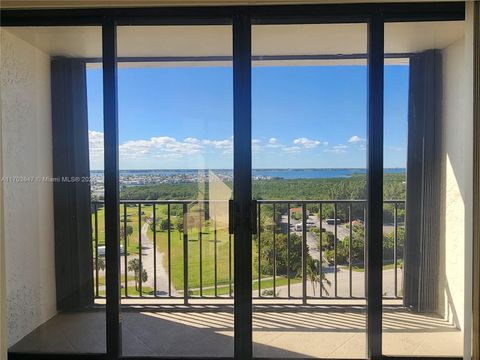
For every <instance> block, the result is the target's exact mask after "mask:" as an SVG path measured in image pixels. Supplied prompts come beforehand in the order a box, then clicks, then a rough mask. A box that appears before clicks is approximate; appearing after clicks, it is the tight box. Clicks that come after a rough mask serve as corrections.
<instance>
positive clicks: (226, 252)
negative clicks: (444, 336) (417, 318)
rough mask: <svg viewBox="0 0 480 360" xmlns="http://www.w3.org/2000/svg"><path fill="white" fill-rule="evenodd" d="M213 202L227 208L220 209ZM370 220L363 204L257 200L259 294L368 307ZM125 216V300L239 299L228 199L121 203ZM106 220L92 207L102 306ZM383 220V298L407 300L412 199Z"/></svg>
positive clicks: (255, 283) (98, 206)
mask: <svg viewBox="0 0 480 360" xmlns="http://www.w3.org/2000/svg"><path fill="white" fill-rule="evenodd" d="M213 203H216V204H217V205H218V204H223V205H220V206H216V209H215V211H214V209H213V207H212V204H213ZM365 213H366V201H365V200H258V201H257V228H258V231H257V234H256V235H253V240H252V241H253V244H252V245H253V246H252V248H253V252H252V257H253V259H254V268H255V269H254V271H253V272H254V278H253V279H252V288H253V293H252V296H253V297H254V298H256V299H260V298H262V299H263V298H267V299H272V298H274V299H301V300H303V301H304V302H306V301H307V300H308V299H332V298H333V299H355V298H357V299H364V298H365V295H364V294H365V290H364V284H365V276H364V274H365V273H364V269H365V266H364V258H365V257H364V252H365V235H364V234H365V232H364V223H365V220H366V219H365ZM120 214H121V229H120V230H121V235H120V237H121V239H120V241H121V245H120V246H121V257H122V259H121V264H122V266H121V281H122V284H121V285H122V289H123V290H122V297H126V298H130V297H133V298H135V297H139V298H160V299H165V298H171V299H183V300H184V302H185V303H187V302H188V299H189V298H221V299H226V298H227V299H228V298H232V297H233V293H234V285H233V284H234V281H233V259H234V257H233V241H234V239H233V235H230V234H228V201H213V202H212V201H208V200H154V201H152V200H144V201H137V200H134V201H131V200H122V201H120ZM222 214H223V215H222ZM102 215H103V202H102V201H93V202H92V225H93V231H92V239H93V254H94V259H93V262H94V273H93V276H94V284H95V286H94V292H95V297H97V298H102V297H104V296H105V285H104V284H105V282H104V280H102V279H104V276H105V274H104V270H105V258H104V256H105V244H104V238H103V236H102V233H103V230H102V229H103V219H102V218H103V216H102ZM159 215H160V216H159ZM384 215H385V216H384V218H385V221H384V223H385V224H384V250H385V251H384V271H390V272H391V271H393V273H392V274H386V273H385V274H384V289H385V286H386V285H387V288H389V290H388V291H385V290H384V298H401V297H402V285H401V279H400V278H401V274H402V271H401V268H402V266H403V242H404V241H403V240H404V239H403V234H400V231H401V229H402V230H403V229H404V219H405V201H404V200H386V201H384ZM320 219H321V220H320ZM174 222H175V223H174ZM179 224H180V225H179ZM173 233H176V234H175V235H176V236H178V237H179V238H178V240H177V238H175V239H173ZM207 234H208V236H207ZM205 242H207V244H205ZM192 243H194V245H192ZM212 243H213V246H212ZM160 244H162V246H159V245H160ZM219 246H221V247H222V251H221V252H220V251H219ZM206 247H208V249H209V252H210V253H209V254H207V253H206V252H205V248H206ZM207 255H209V256H207ZM159 257H160V258H161V259H159ZM134 259H137V260H134ZM132 260H134V261H133V263H132ZM219 264H221V265H222V266H220V265H219ZM212 272H213V274H212ZM219 272H220V274H219ZM144 274H146V275H144ZM387 275H388V276H387ZM192 277H193V278H194V280H192ZM133 284H134V287H133Z"/></svg>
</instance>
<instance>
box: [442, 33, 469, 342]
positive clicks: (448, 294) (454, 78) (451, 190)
mask: <svg viewBox="0 0 480 360" xmlns="http://www.w3.org/2000/svg"><path fill="white" fill-rule="evenodd" d="M465 61H466V58H465V40H464V39H461V40H458V41H456V42H455V43H453V44H452V45H450V46H448V47H447V48H445V49H444V51H443V69H442V70H443V104H442V115H443V116H442V117H443V138H442V159H443V176H442V184H443V199H442V203H443V206H442V213H441V217H442V234H441V235H442V239H443V246H444V247H443V254H442V258H443V261H442V263H443V264H442V268H441V270H442V271H441V277H442V278H441V287H440V291H441V294H440V302H441V305H442V307H443V308H444V311H445V316H446V317H448V318H449V319H451V320H452V321H453V322H454V323H455V325H457V327H459V328H460V329H462V330H464V329H465V327H464V324H465V315H466V313H465V309H466V308H465V305H466V304H465V291H466V286H465V279H466V276H467V272H466V270H467V268H468V267H467V266H468V263H469V260H468V258H467V256H468V255H467V253H466V249H468V248H469V244H471V241H472V239H471V230H470V229H471V226H472V218H471V212H472V203H471V199H472V194H473V192H472V190H473V189H472V182H471V181H472V176H473V175H472V164H473V143H472V140H473V139H472V133H473V123H472V119H471V117H470V116H469V113H470V112H471V109H469V106H468V104H469V100H470V99H469V97H468V93H469V89H468V87H467V85H468V83H469V82H467V76H468V72H469V69H467V67H466V63H465ZM470 101H471V100H470ZM467 314H468V312H467ZM465 335H466V336H468V334H465Z"/></svg>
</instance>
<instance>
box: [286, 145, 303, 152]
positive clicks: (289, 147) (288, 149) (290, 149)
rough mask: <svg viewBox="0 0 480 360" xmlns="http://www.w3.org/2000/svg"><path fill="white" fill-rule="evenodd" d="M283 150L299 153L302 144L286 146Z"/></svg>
mask: <svg viewBox="0 0 480 360" xmlns="http://www.w3.org/2000/svg"><path fill="white" fill-rule="evenodd" d="M282 150H283V151H285V152H287V153H298V152H300V151H301V150H302V148H301V147H300V146H285V147H284V148H283V149H282Z"/></svg>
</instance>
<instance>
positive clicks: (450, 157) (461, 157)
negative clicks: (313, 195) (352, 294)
mask: <svg viewBox="0 0 480 360" xmlns="http://www.w3.org/2000/svg"><path fill="white" fill-rule="evenodd" d="M463 35H464V22H463V21H457V22H431V23H428V22H414V23H388V24H385V107H384V111H385V149H384V152H385V183H384V198H385V207H384V228H383V229H384V238H383V249H384V267H383V293H384V300H383V314H384V316H383V352H384V354H386V355H392V356H410V357H423V356H436V357H442V356H445V357H455V356H458V357H463V355H464V348H463V341H464V336H465V334H467V336H470V335H469V334H470V331H469V330H468V329H466V324H467V323H469V320H468V312H467V313H465V305H464V304H465V303H464V301H465V300H464V296H465V293H466V287H465V278H466V277H467V278H468V277H469V275H467V274H466V273H465V271H466V270H465V269H466V264H467V257H468V254H466V253H465V249H466V245H467V241H469V240H468V239H469V238H468V236H467V229H468V228H469V226H470V225H468V211H469V207H468V204H467V200H466V199H467V198H468V197H469V195H468V194H469V192H468V191H470V189H469V187H468V183H469V181H470V176H471V167H472V164H473V162H472V160H471V156H472V153H473V152H472V148H471V142H470V141H467V140H466V139H470V136H471V133H472V129H471V124H467V122H466V121H464V120H465V118H464V117H463V114H464V110H465V109H464V105H463V103H462V101H463V100H462V98H463V95H462V94H463V91H464V89H463V87H462V85H463V83H464V80H465V77H464V74H463V72H464V71H465V66H464V56H465V55H464V53H465V52H464V39H463ZM468 351H469V350H468ZM465 355H466V356H467V357H469V356H468V353H465Z"/></svg>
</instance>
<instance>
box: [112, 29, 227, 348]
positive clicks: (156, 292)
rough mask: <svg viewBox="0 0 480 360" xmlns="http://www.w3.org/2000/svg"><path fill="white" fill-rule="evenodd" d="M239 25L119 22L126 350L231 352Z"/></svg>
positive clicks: (124, 335) (118, 75) (119, 118)
mask: <svg viewBox="0 0 480 360" xmlns="http://www.w3.org/2000/svg"><path fill="white" fill-rule="evenodd" d="M231 57H232V30H231V26H230V25H219V26H215V25H212V26H118V27H117V77H118V104H119V106H118V123H119V146H118V154H119V159H120V163H119V175H120V194H119V195H120V196H119V197H120V204H119V206H120V220H121V221H120V248H121V250H120V284H121V303H122V309H121V311H122V318H123V323H122V337H123V343H122V345H123V346H122V353H123V354H124V355H128V356H139V355H143V356H169V357H175V356H176V357H188V356H191V357H193V356H204V357H231V356H233V299H234V289H233V281H234V279H233V270H234V263H235V262H234V251H233V247H234V240H233V234H230V233H229V231H228V230H229V221H230V219H229V216H228V204H229V200H230V199H231V198H232V188H233V139H234V134H233V111H232V101H233V93H232V60H231Z"/></svg>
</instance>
